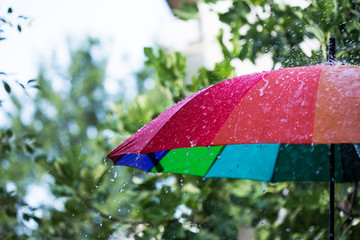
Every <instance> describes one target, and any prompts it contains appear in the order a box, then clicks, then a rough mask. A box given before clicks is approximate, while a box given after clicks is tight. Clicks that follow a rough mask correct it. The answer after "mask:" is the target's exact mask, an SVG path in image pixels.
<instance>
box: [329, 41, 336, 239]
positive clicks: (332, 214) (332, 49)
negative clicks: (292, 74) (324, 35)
mask: <svg viewBox="0 0 360 240" xmlns="http://www.w3.org/2000/svg"><path fill="white" fill-rule="evenodd" d="M335 51H336V43H335V38H334V37H330V39H329V48H328V62H327V64H329V65H335V64H336V53H335ZM329 194H330V197H329V228H330V229H329V238H330V240H334V239H335V145H334V144H330V179H329Z"/></svg>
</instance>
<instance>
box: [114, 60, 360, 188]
mask: <svg viewBox="0 0 360 240" xmlns="http://www.w3.org/2000/svg"><path fill="white" fill-rule="evenodd" d="M350 143H360V67H357V66H350V65H334V66H333V65H315V66H304V67H295V68H280V69H278V70H273V71H268V72H261V73H255V74H250V75H244V76H240V77H236V78H233V79H229V80H226V81H223V82H221V83H218V84H216V85H213V86H210V87H208V88H205V89H203V90H201V91H199V92H196V93H195V94H193V95H191V96H189V97H187V98H185V99H184V100H182V101H180V102H179V103H177V104H176V105H174V106H173V107H171V108H170V109H168V110H167V111H165V112H163V113H162V114H161V115H159V116H158V117H157V118H155V119H154V120H153V121H151V122H150V123H148V124H147V125H145V126H144V127H143V128H141V129H140V130H139V131H138V132H137V133H135V134H134V135H133V136H132V137H130V138H129V139H128V140H126V141H125V142H123V143H122V144H121V145H120V146H118V147H117V148H116V149H115V150H114V151H112V152H111V153H110V154H109V155H108V158H110V159H112V160H113V162H114V163H115V164H117V165H125V166H130V167H134V168H138V169H141V170H145V171H148V172H173V173H180V174H192V175H198V176H202V177H228V178H243V179H254V180H261V181H268V182H279V181H328V180H329V155H328V152H329V150H328V149H329V147H328V146H327V145H328V144H336V145H335V152H336V154H335V156H336V157H335V180H336V181H337V182H353V181H359V180H360V174H359V173H360V159H359V155H358V154H359V153H358V152H356V147H357V146H358V145H353V144H350ZM254 150H256V151H254Z"/></svg>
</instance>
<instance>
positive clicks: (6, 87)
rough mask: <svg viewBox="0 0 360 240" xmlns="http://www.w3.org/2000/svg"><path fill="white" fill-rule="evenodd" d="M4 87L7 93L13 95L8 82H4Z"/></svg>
mask: <svg viewBox="0 0 360 240" xmlns="http://www.w3.org/2000/svg"><path fill="white" fill-rule="evenodd" d="M3 85H4V88H5V91H6V92H7V93H11V88H10V85H9V84H8V83H7V82H5V81H4V80H3Z"/></svg>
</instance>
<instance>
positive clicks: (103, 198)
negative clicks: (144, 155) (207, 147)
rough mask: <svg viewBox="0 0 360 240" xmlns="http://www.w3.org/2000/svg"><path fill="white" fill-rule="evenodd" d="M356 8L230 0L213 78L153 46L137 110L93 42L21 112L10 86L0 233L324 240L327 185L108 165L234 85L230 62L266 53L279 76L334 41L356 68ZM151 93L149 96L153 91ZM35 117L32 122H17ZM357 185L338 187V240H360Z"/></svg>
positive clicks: (52, 71)
mask: <svg viewBox="0 0 360 240" xmlns="http://www.w3.org/2000/svg"><path fill="white" fill-rule="evenodd" d="M216 2H217V1H216V0H205V1H203V2H201V3H195V5H191V4H185V5H183V6H184V7H183V8H182V9H177V10H176V11H175V13H176V14H178V15H179V16H180V17H181V18H184V19H188V18H191V17H196V16H198V14H197V11H198V7H197V4H208V5H210V6H211V5H212V4H216ZM359 5H360V4H359V1H357V0H352V1H350V0H349V1H326V0H318V1H309V2H308V4H307V5H306V6H305V7H297V6H291V5H289V4H285V3H284V2H281V1H274V2H272V1H266V0H257V1H245V0H242V1H241V0H233V1H231V6H230V7H229V9H228V10H227V11H225V12H219V13H218V16H219V20H220V21H221V22H223V23H224V28H223V29H222V30H220V32H219V34H218V43H219V45H220V47H221V49H222V53H223V59H221V60H220V61H219V62H218V63H216V64H215V65H214V67H213V68H211V69H209V68H205V67H200V68H199V70H198V71H197V73H196V74H195V75H194V76H192V77H191V78H190V80H186V79H187V78H186V74H187V70H188V69H187V65H186V58H185V57H184V56H183V55H182V54H181V53H179V52H172V51H170V50H166V49H161V48H159V49H153V48H146V49H144V54H145V56H146V57H147V61H146V63H145V66H144V68H143V70H141V71H139V72H138V73H137V74H136V76H137V84H138V95H137V96H136V97H135V99H133V100H131V101H129V100H127V99H125V98H124V97H123V96H122V95H123V94H124V93H125V91H127V89H122V91H121V92H119V95H118V97H117V98H116V100H115V98H112V97H111V96H109V94H108V93H107V92H106V91H105V89H104V84H105V78H106V75H105V69H106V59H105V58H104V57H103V58H102V59H95V58H94V57H93V56H92V54H91V53H92V52H93V50H94V49H96V48H99V47H100V46H101V43H99V42H98V41H96V40H94V39H89V40H88V41H87V42H85V43H84V44H82V46H81V47H79V48H77V49H71V50H70V55H71V62H70V64H69V66H68V67H67V68H65V69H64V68H60V67H59V66H56V64H55V65H54V66H53V67H45V66H40V70H39V76H38V78H37V79H36V81H34V80H29V81H28V82H27V84H28V86H24V89H25V90H26V87H36V88H37V89H38V90H37V93H36V94H35V96H34V97H33V96H26V97H25V102H26V104H24V97H22V98H21V99H20V98H19V97H16V95H14V94H13V93H12V91H11V88H12V85H11V83H9V80H7V79H5V80H3V87H4V90H5V92H6V94H7V95H8V96H9V99H10V101H12V102H13V104H14V106H15V107H16V109H17V110H16V111H15V113H13V114H11V120H12V125H11V128H6V129H0V130H1V131H0V150H1V157H0V161H1V168H0V176H1V178H0V183H1V185H0V186H2V188H1V189H0V204H1V206H2V208H1V209H0V235H1V236H3V239H126V237H128V238H130V239H238V237H239V236H240V234H241V231H242V228H241V226H244V225H245V226H249V227H251V228H252V229H254V230H253V239H276V238H279V239H326V238H327V234H328V192H327V187H328V186H327V184H325V183H280V184H269V183H261V182H253V181H247V180H230V179H202V178H199V177H194V176H186V175H176V174H147V173H143V172H140V171H137V170H134V169H130V168H124V167H114V166H113V165H112V163H111V162H109V161H108V160H106V159H105V160H104V156H106V154H107V153H108V152H110V151H111V150H112V149H113V148H114V147H115V146H117V145H118V144H119V143H120V142H122V141H124V140H125V139H126V138H127V137H129V136H130V135H131V134H133V133H134V132H136V131H137V129H139V128H140V127H142V126H143V125H145V124H146V123H147V122H149V121H151V120H152V119H153V118H155V117H156V116H157V115H159V114H160V113H161V112H162V111H164V110H165V109H166V108H168V107H170V106H171V105H172V104H174V103H176V102H178V101H180V100H181V99H183V98H184V97H186V96H188V95H190V94H191V93H193V92H195V91H197V90H199V89H201V88H203V87H206V86H209V85H211V84H215V83H217V82H220V81H223V80H225V79H227V78H231V77H234V76H235V66H234V62H233V61H232V60H233V59H240V60H245V59H249V60H251V61H252V62H255V61H256V60H257V59H258V58H259V57H260V56H262V55H263V54H271V58H272V61H273V66H274V67H277V66H283V67H287V66H298V65H309V64H318V63H323V62H325V60H326V45H327V42H328V38H329V36H330V35H333V36H335V37H336V39H337V43H338V54H337V58H338V59H339V60H340V61H344V62H347V63H351V64H358V63H359V57H358V56H360V54H359V45H358V44H357V42H358V40H359V38H360V36H359V34H360V33H359V32H360V31H359V26H360V10H359ZM9 11H10V10H9ZM10 12H11V11H10ZM9 14H11V13H9ZM5 21H6V19H5ZM3 22H4V21H3ZM0 27H2V28H3V25H1V26H0ZM17 29H18V31H21V27H20V29H19V28H17ZM226 31H228V32H229V33H230V37H228V38H227V37H226V36H227V35H226V34H225V33H226ZM309 40H315V42H316V43H317V44H316V46H315V48H314V49H311V51H310V53H309V52H308V51H306V50H304V49H303V47H302V44H303V43H304V42H305V41H309ZM1 75H4V76H6V73H1ZM149 83H151V84H152V86H153V87H152V88H147V87H146V84H149ZM15 84H16V83H15ZM151 84H150V85H151ZM56 86H62V87H60V88H59V87H56ZM119 99H120V100H119ZM29 108H30V109H32V110H31V111H30V112H31V113H30V114H22V113H23V112H26V111H29ZM24 115H25V117H24ZM36 185H41V186H43V187H44V188H45V189H47V190H48V191H49V193H48V196H47V198H48V199H49V201H50V200H51V201H52V202H50V203H47V204H45V203H42V204H38V205H36V206H34V205H31V204H29V202H31V201H29V199H32V198H36V196H34V192H31V191H30V186H36ZM357 187H358V185H355V187H354V184H342V185H337V187H336V189H337V194H336V197H337V206H338V208H339V209H338V210H339V211H338V212H337V214H336V228H337V229H336V234H337V238H339V239H358V238H359V237H360V229H359V228H360V226H359V213H360V209H359V200H358V198H357V196H358V191H357Z"/></svg>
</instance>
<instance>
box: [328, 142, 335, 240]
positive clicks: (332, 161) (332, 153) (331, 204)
mask: <svg viewBox="0 0 360 240" xmlns="http://www.w3.org/2000/svg"><path fill="white" fill-rule="evenodd" d="M329 180H330V182H329V183H330V185H329V192H330V201H329V208H330V209H329V223H330V235H329V236H330V240H334V239H335V145H334V144H331V145H330V179H329Z"/></svg>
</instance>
